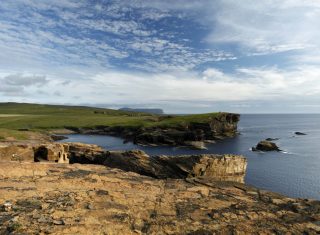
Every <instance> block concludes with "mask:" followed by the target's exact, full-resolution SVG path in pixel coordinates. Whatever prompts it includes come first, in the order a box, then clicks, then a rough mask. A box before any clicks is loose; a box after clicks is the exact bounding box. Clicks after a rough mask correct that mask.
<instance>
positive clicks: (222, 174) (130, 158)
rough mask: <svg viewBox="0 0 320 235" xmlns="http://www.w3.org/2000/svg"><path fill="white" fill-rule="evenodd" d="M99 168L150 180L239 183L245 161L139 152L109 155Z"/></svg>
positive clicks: (242, 158)
mask: <svg viewBox="0 0 320 235" xmlns="http://www.w3.org/2000/svg"><path fill="white" fill-rule="evenodd" d="M103 165H105V166H108V167H112V168H118V169H122V170H124V171H132V172H136V173H139V174H142V175H147V176H151V177H154V178H159V179H165V178H176V179H179V178H180V179H184V178H189V177H204V178H210V179H212V180H219V181H236V182H243V181H244V176H245V173H246V167H247V161H246V159H245V158H244V157H241V156H235V155H215V154H201V155H185V156H164V155H162V156H152V157H150V156H149V155H147V154H146V153H144V152H143V151H139V150H137V151H127V152H109V154H108V155H107V156H106V157H105V161H104V162H103Z"/></svg>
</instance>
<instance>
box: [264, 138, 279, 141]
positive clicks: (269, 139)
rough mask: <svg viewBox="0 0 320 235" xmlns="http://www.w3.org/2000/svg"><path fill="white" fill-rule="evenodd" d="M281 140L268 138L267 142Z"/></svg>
mask: <svg viewBox="0 0 320 235" xmlns="http://www.w3.org/2000/svg"><path fill="white" fill-rule="evenodd" d="M276 140H279V138H267V139H266V141H276Z"/></svg>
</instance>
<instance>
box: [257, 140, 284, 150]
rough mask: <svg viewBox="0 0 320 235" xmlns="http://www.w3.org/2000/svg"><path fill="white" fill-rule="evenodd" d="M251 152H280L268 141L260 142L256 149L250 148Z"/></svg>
mask: <svg viewBox="0 0 320 235" xmlns="http://www.w3.org/2000/svg"><path fill="white" fill-rule="evenodd" d="M252 150H253V151H281V150H280V149H279V147H278V146H277V145H276V144H275V143H273V142H270V141H266V140H263V141H260V142H259V143H258V144H257V146H256V147H253V148H252Z"/></svg>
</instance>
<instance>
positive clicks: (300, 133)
mask: <svg viewBox="0 0 320 235" xmlns="http://www.w3.org/2000/svg"><path fill="white" fill-rule="evenodd" d="M294 134H295V135H307V134H306V133H303V132H299V131H297V132H295V133H294Z"/></svg>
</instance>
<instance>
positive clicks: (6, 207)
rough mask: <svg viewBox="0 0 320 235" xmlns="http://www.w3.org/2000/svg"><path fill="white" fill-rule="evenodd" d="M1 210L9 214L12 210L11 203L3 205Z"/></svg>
mask: <svg viewBox="0 0 320 235" xmlns="http://www.w3.org/2000/svg"><path fill="white" fill-rule="evenodd" d="M3 210H4V211H5V212H9V211H11V210H12V203H11V202H6V203H4V204H3Z"/></svg>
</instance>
